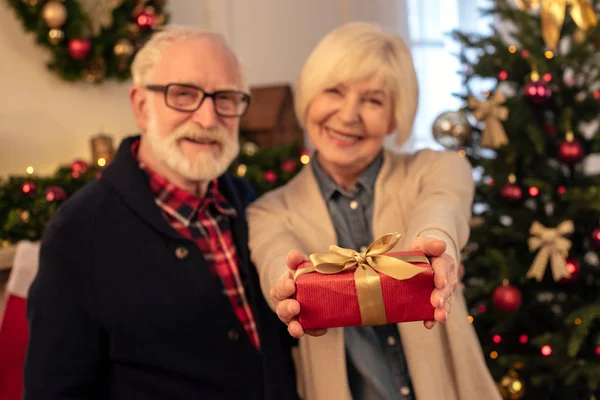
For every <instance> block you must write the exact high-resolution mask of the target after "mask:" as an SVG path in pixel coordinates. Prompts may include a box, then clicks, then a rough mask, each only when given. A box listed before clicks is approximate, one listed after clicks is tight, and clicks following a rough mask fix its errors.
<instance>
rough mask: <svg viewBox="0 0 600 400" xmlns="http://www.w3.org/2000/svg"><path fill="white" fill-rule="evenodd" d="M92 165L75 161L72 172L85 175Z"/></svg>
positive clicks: (72, 164)
mask: <svg viewBox="0 0 600 400" xmlns="http://www.w3.org/2000/svg"><path fill="white" fill-rule="evenodd" d="M89 167H90V165H89V164H88V163H87V162H85V161H83V160H75V161H73V162H72V163H71V172H78V173H80V174H85V172H86V171H87V170H88V168H89Z"/></svg>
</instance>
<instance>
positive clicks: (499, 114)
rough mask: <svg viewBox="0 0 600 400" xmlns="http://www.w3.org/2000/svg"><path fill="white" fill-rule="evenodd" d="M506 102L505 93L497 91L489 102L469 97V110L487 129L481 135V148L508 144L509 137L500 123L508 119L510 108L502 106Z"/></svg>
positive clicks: (492, 147)
mask: <svg viewBox="0 0 600 400" xmlns="http://www.w3.org/2000/svg"><path fill="white" fill-rule="evenodd" d="M505 101H506V97H505V96H504V93H502V92H501V91H499V90H498V91H496V93H494V95H493V96H492V97H491V98H490V99H489V100H484V101H480V100H477V99H476V98H474V97H469V101H468V104H469V108H471V109H472V110H473V116H474V117H475V118H476V119H477V120H478V121H484V124H485V127H484V128H483V132H482V133H481V146H482V147H488V148H491V149H495V148H498V147H500V146H502V145H505V144H508V136H506V131H505V130H504V126H503V125H502V122H500V121H506V119H507V118H508V108H507V107H504V106H502V105H501V104H504V102H505Z"/></svg>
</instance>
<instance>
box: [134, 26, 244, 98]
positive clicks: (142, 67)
mask: <svg viewBox="0 0 600 400" xmlns="http://www.w3.org/2000/svg"><path fill="white" fill-rule="evenodd" d="M193 38H209V39H211V40H213V41H215V42H217V43H219V44H220V45H222V46H223V48H224V49H225V50H227V51H228V52H229V53H230V54H231V57H232V59H233V61H234V62H235V64H236V66H237V68H238V71H239V74H240V79H241V82H242V88H243V89H247V88H246V83H245V78H244V74H243V71H242V68H241V64H240V61H239V59H238V57H237V56H236V55H235V53H234V52H233V50H232V49H231V47H230V46H229V44H227V41H226V40H225V38H224V37H223V36H222V35H220V34H218V33H215V32H211V31H208V30H205V29H201V28H196V27H190V26H179V25H167V26H165V27H164V28H162V29H160V30H158V31H157V32H156V33H154V34H153V35H152V36H151V37H150V39H149V40H148V41H147V42H146V43H145V44H144V46H142V48H141V49H140V50H139V51H138V52H137V53H136V55H135V57H134V59H133V62H132V64H131V77H132V79H133V84H134V85H136V86H144V85H147V84H148V83H149V80H150V75H151V73H152V71H153V69H154V67H155V66H156V64H158V62H159V61H160V58H161V56H162V53H163V51H164V50H166V49H167V48H169V47H170V46H171V45H173V44H174V43H175V42H178V41H180V40H185V39H193Z"/></svg>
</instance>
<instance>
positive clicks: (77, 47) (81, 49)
mask: <svg viewBox="0 0 600 400" xmlns="http://www.w3.org/2000/svg"><path fill="white" fill-rule="evenodd" d="M91 49H92V42H90V40H89V39H71V40H69V55H70V56H71V58H73V59H75V60H83V59H84V58H86V57H87V55H88V54H89V52H90V50H91Z"/></svg>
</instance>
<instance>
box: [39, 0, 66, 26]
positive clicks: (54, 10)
mask: <svg viewBox="0 0 600 400" xmlns="http://www.w3.org/2000/svg"><path fill="white" fill-rule="evenodd" d="M41 15H42V18H43V19H44V22H46V25H48V28H50V29H54V28H60V27H61V26H63V24H64V23H65V21H66V20H67V7H65V6H64V4H62V3H60V2H58V1H54V0H52V1H49V2H48V3H46V4H44V7H43V8H42V14H41Z"/></svg>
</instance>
